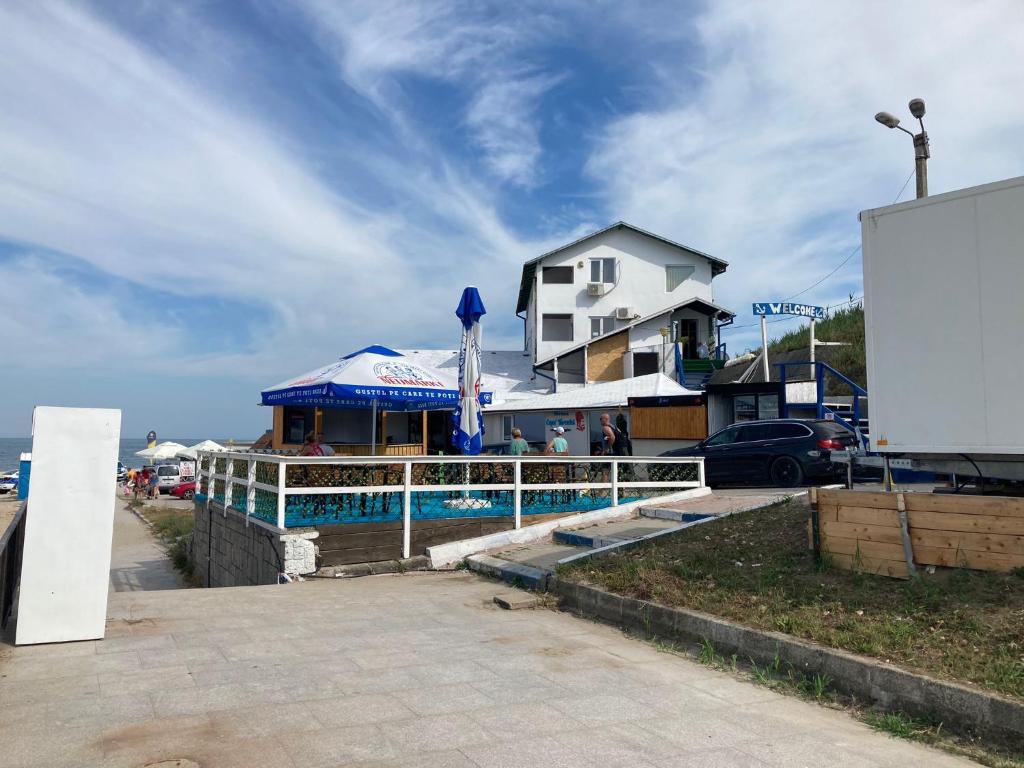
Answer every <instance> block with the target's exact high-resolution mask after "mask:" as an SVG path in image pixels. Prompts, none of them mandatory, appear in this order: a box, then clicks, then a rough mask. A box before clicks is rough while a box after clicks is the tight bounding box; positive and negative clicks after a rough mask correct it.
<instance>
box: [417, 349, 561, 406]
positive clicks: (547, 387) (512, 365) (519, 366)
mask: <svg viewBox="0 0 1024 768" xmlns="http://www.w3.org/2000/svg"><path fill="white" fill-rule="evenodd" d="M398 351H399V352H401V353H402V354H403V355H406V356H408V357H411V358H413V359H415V360H418V361H419V362H420V363H421V364H423V365H426V366H428V367H430V368H436V369H438V370H440V371H442V372H446V373H451V374H452V375H453V376H455V377H458V373H459V350H457V349H400V350H398ZM480 362H481V366H482V368H483V370H482V376H481V382H480V388H481V389H482V390H483V391H484V392H491V393H493V400H494V402H495V403H502V402H505V401H509V400H517V399H522V398H528V397H536V396H537V395H543V394H545V393H547V392H550V391H551V382H549V381H548V380H547V379H545V378H543V377H541V376H537V375H536V374H535V373H534V372H533V365H532V364H531V363H530V358H529V356H528V355H527V354H526V353H524V352H517V351H502V350H497V351H493V352H491V351H484V352H483V353H482V354H481V355H480Z"/></svg>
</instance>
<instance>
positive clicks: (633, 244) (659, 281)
mask: <svg viewBox="0 0 1024 768" xmlns="http://www.w3.org/2000/svg"><path fill="white" fill-rule="evenodd" d="M592 258H611V259H615V260H616V262H617V264H618V269H617V273H618V274H617V277H618V283H617V284H616V285H614V287H613V286H612V285H609V286H608V290H607V292H606V293H605V295H604V296H588V295H587V283H588V282H589V280H590V259H592ZM580 262H582V263H583V266H582V267H579V266H578V265H579V263H580ZM669 264H685V265H689V266H693V267H694V272H693V274H692V275H691V276H690V277H689V279H687V280H686V281H685V282H683V283H682V284H681V285H679V286H678V287H677V288H676V289H675V290H674V291H672V292H668V291H666V290H665V288H666V284H665V266H666V265H669ZM561 266H571V267H572V268H573V282H572V283H571V284H550V283H548V284H545V283H544V279H543V268H544V267H561ZM537 275H538V280H537V283H536V286H535V292H534V296H535V297H536V305H535V309H532V311H531V312H529V313H528V314H527V316H528V317H531V316H532V315H534V312H535V313H536V315H535V318H536V319H535V320H531V321H530V326H532V327H530V326H528V329H527V330H528V331H532V332H533V333H534V334H536V336H535V338H536V339H537V343H536V347H535V348H536V357H535V359H537V360H544V359H546V358H548V357H550V356H551V355H554V354H557V353H558V352H561V351H562V350H564V349H567V348H569V347H571V346H573V345H575V344H579V343H580V342H582V341H586V340H587V339H589V338H590V318H591V317H599V316H603V317H608V316H613V315H615V310H616V308H618V307H630V308H631V309H632V310H633V313H634V314H635V315H636V316H638V317H644V316H646V315H650V314H653V313H654V312H657V311H658V310H659V309H664V308H665V307H669V306H671V305H673V304H678V303H679V302H681V301H684V300H685V299H688V298H692V297H696V298H701V299H705V300H707V301H712V300H713V298H712V293H711V264H710V262H709V261H708V260H707V259H705V258H704V257H702V256H698V255H696V254H692V253H688V252H686V251H681V250H680V249H678V248H674V247H672V246H670V245H666V244H665V243H662V242H660V241H658V240H654V239H652V238H650V237H646V236H645V235H641V234H638V233H636V232H633V231H631V230H626V229H613V230H611V231H609V232H606V233H604V234H603V235H601V236H599V237H596V238H592V239H589V240H587V241H586V242H584V243H580V244H578V245H575V246H573V247H571V248H567V249H565V250H564V251H560V252H558V253H556V254H553V255H552V256H549V257H548V258H547V259H545V260H544V261H542V262H541V263H539V264H538V265H537ZM546 313H548V314H572V315H573V316H574V323H573V340H572V341H553V342H545V341H540V340H539V339H540V337H542V335H543V328H542V325H543V319H542V316H543V315H544V314H546ZM534 322H535V323H536V325H534V324H533V323H534ZM620 323H621V324H622V325H625V323H624V322H622V321H620ZM659 340H660V337H659Z"/></svg>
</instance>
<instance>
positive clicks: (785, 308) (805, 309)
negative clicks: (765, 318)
mask: <svg viewBox="0 0 1024 768" xmlns="http://www.w3.org/2000/svg"><path fill="white" fill-rule="evenodd" d="M754 314H755V315H800V316H801V317H812V318H814V319H815V320H824V319H825V308H824V307H815V306H813V305H812V304H790V303H789V302H788V301H771V302H763V303H761V304H755V305H754Z"/></svg>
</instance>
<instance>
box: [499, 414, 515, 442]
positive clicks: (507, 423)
mask: <svg viewBox="0 0 1024 768" xmlns="http://www.w3.org/2000/svg"><path fill="white" fill-rule="evenodd" d="M513 426H515V425H514V424H513V423H512V414H511V413H506V414H502V417H501V440H502V442H505V443H507V442H509V441H510V440H511V439H512V427H513Z"/></svg>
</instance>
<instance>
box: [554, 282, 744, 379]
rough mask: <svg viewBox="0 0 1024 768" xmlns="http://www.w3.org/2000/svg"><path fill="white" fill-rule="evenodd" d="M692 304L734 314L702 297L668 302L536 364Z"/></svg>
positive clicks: (729, 314) (732, 315)
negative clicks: (666, 304)
mask: <svg viewBox="0 0 1024 768" xmlns="http://www.w3.org/2000/svg"><path fill="white" fill-rule="evenodd" d="M694 304H697V305H700V307H702V308H703V309H704V310H705V311H706V312H708V314H711V313H712V312H720V313H721V314H722V315H724V316H725V317H735V316H736V314H735V313H734V312H730V311H729V310H728V309H726V308H725V307H720V306H718V305H717V304H714V303H712V302H710V301H704V299H697V298H690V299H686V301H680V302H679V303H678V304H670V305H669V306H667V307H665V308H664V309H659V310H658V311H657V312H652V313H651V314H649V315H645V316H644V317H638V318H636V319H635V320H630V321H629V322H628V323H627V324H626V325H624V326H622V327H621V328H615V329H614V330H611V331H608V332H606V333H602V334H601V335H600V336H594V337H592V338H589V339H587V340H586V341H581V342H580V343H579V344H574V345H573V346H571V347H566V348H565V349H563V350H562V351H561V352H558V353H557V354H554V355H551V356H550V357H546V358H544V359H543V360H538V361H537V365H538V366H541V365H546V364H547V363H550V362H551V361H552V360H554V359H555V358H556V357H565V356H566V355H568V354H570V353H572V352H575V351H576V350H577V349H582V348H583V347H585V346H587V345H588V344H593V343H594V342H595V341H600V340H601V339H606V338H608V337H609V336H614V335H615V334H617V333H622V332H623V331H628V330H629V329H630V328H632V327H633V326H634V325H640V324H641V323H646V322H647V321H649V320H653V319H654V318H656V317H661V316H662V315H668V314H671V313H672V312H675V311H676V310H677V309H683V308H684V307H688V306H691V305H694Z"/></svg>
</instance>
